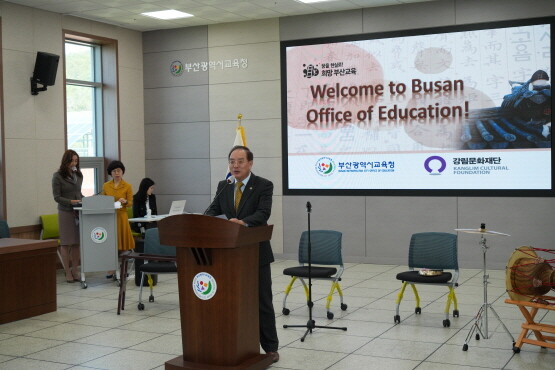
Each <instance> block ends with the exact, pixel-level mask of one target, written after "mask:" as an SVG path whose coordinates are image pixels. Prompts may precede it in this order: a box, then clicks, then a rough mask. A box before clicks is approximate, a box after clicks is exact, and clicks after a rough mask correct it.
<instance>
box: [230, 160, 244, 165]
mask: <svg viewBox="0 0 555 370" xmlns="http://www.w3.org/2000/svg"><path fill="white" fill-rule="evenodd" d="M228 163H229V164H230V165H232V166H235V165H236V164H237V165H239V166H242V165H244V164H245V163H247V161H246V160H244V159H238V160H235V159H230V160H228Z"/></svg>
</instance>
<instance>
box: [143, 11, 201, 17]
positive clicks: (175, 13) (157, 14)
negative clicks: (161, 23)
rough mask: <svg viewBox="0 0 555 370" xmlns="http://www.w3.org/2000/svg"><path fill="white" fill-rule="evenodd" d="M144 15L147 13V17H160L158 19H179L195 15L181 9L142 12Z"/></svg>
mask: <svg viewBox="0 0 555 370" xmlns="http://www.w3.org/2000/svg"><path fill="white" fill-rule="evenodd" d="M141 14H142V15H146V16H147V17H152V18H158V19H179V18H187V17H194V15H192V14H189V13H184V12H180V11H179V10H173V9H170V10H160V11H158V12H146V13H141Z"/></svg>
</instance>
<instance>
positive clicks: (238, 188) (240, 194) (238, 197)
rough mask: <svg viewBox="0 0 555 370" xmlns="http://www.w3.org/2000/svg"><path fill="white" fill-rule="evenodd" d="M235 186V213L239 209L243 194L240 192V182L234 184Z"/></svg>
mask: <svg viewBox="0 0 555 370" xmlns="http://www.w3.org/2000/svg"><path fill="white" fill-rule="evenodd" d="M235 186H236V189H235V210H236V211H237V208H239V202H241V197H242V196H243V192H242V191H241V187H242V186H243V183H242V182H241V181H238V182H236V183H235Z"/></svg>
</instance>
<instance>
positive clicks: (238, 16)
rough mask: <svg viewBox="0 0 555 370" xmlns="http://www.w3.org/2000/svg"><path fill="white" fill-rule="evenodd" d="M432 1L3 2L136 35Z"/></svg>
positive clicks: (214, 0)
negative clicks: (165, 16)
mask: <svg viewBox="0 0 555 370" xmlns="http://www.w3.org/2000/svg"><path fill="white" fill-rule="evenodd" d="M424 1H434V0H327V1H326V2H321V3H314V4H303V3H300V2H298V1H296V0H7V1H6V2H9V3H14V4H20V5H25V6H29V7H32V8H37V9H42V10H46V11H50V12H55V13H60V14H65V15H71V16H75V17H80V18H86V19H90V20H94V21H98V22H103V23H109V24H113V25H117V26H121V27H125V28H128V29H132V30H136V31H152V30H159V29H166V28H179V27H189V26H200V25H207V24H215V23H227V22H240V21H249V20H254V19H264V18H277V17H286V16H292V15H301V14H314V13H323V12H334V11H339V10H350V9H360V8H369V7H376V6H388V5H399V4H407V3H417V2H424ZM167 9H175V10H180V11H183V12H186V13H190V14H193V15H194V17H190V18H183V19H175V20H159V19H155V18H150V17H146V16H143V15H141V13H143V12H151V11H158V10H167Z"/></svg>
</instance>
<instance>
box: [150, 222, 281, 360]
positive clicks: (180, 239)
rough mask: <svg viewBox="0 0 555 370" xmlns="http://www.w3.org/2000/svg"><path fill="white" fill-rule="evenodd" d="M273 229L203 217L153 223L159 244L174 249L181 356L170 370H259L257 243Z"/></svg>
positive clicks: (263, 358) (260, 357)
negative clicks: (157, 232) (181, 346)
mask: <svg viewBox="0 0 555 370" xmlns="http://www.w3.org/2000/svg"><path fill="white" fill-rule="evenodd" d="M272 228H273V226H258V227H245V226H241V225H238V224H235V223H233V222H230V221H228V220H224V219H221V218H217V217H210V216H204V215H193V214H185V215H176V216H170V217H167V218H165V219H163V220H162V221H160V222H159V223H158V231H159V234H160V243H162V244H165V245H172V246H175V247H177V248H176V253H177V272H178V284H179V307H180V313H181V336H182V338H181V340H182V344H183V356H179V357H177V358H175V359H173V360H171V361H168V362H166V366H165V368H166V370H176V369H198V368H202V369H220V370H221V369H265V368H267V367H268V366H270V365H271V364H272V358H271V357H270V356H268V355H265V354H260V347H259V324H258V253H259V243H260V242H261V241H265V240H270V238H271V236H272Z"/></svg>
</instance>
